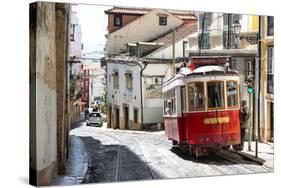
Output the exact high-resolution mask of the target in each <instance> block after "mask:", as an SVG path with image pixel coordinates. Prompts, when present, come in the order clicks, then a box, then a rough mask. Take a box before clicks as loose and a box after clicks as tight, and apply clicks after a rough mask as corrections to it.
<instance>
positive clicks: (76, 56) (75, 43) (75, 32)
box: [69, 11, 82, 76]
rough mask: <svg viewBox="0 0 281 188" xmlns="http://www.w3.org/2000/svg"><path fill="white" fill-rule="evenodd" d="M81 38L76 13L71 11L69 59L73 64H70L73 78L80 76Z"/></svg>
mask: <svg viewBox="0 0 281 188" xmlns="http://www.w3.org/2000/svg"><path fill="white" fill-rule="evenodd" d="M81 37H82V30H81V25H79V19H78V17H77V13H76V12H74V11H72V12H71V17H70V37H69V59H70V60H71V61H72V62H73V63H71V74H72V75H75V76H78V75H80V74H81V50H82V41H81Z"/></svg>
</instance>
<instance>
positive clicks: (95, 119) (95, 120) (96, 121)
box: [86, 112, 103, 127]
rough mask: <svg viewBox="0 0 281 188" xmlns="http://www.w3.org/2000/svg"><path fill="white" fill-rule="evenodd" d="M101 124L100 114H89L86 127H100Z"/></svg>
mask: <svg viewBox="0 0 281 188" xmlns="http://www.w3.org/2000/svg"><path fill="white" fill-rule="evenodd" d="M102 123H103V117H102V115H101V113H100V112H91V113H90V114H89V118H88V119H87V121H86V125H87V126H88V125H91V124H93V125H98V126H100V127H101V126H102Z"/></svg>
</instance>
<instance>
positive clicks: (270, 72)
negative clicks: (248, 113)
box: [267, 46, 274, 94]
mask: <svg viewBox="0 0 281 188" xmlns="http://www.w3.org/2000/svg"><path fill="white" fill-rule="evenodd" d="M273 49H274V48H273V46H269V47H268V52H267V93H271V94H273V72H274V62H273V57H274V53H273V52H274V51H273Z"/></svg>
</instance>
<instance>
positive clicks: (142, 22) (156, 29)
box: [104, 8, 197, 130]
mask: <svg viewBox="0 0 281 188" xmlns="http://www.w3.org/2000/svg"><path fill="white" fill-rule="evenodd" d="M112 10H114V8H113V9H111V10H110V11H112ZM126 10H127V12H126V14H128V11H133V12H135V11H136V10H135V9H131V10H129V9H128V8H126ZM141 10H142V9H140V11H141ZM187 13H190V12H188V11H186V12H185V14H187ZM110 16H112V15H110ZM163 18H165V21H163V22H164V23H162V22H161V21H160V20H161V19H163ZM189 18H190V22H188V21H184V20H182V19H180V18H178V17H176V16H175V15H173V14H171V13H170V12H168V11H167V10H161V9H155V10H150V11H149V12H147V13H146V14H144V15H143V16H140V17H139V18H135V19H134V20H133V21H131V22H130V23H127V24H126V25H125V26H123V25H122V27H120V28H118V30H115V31H112V32H111V33H110V34H109V35H108V38H107V39H108V41H107V44H108V46H107V49H108V51H109V55H108V57H107V58H106V59H105V61H104V62H105V64H106V69H107V78H106V81H107V105H108V109H107V112H108V127H110V128H120V129H136V130H140V129H155V128H159V127H160V126H159V124H160V125H161V124H162V123H163V107H162V106H163V97H162V90H161V86H162V83H163V81H164V79H165V76H166V75H167V74H168V75H170V76H172V72H171V70H172V69H173V65H172V58H173V47H172V46H173V32H174V33H175V37H174V43H175V50H174V51H175V53H174V55H175V58H179V57H180V58H183V56H184V53H185V50H183V48H184V47H185V46H186V43H187V36H188V35H189V34H190V33H192V32H195V30H197V27H195V26H196V24H193V26H192V27H191V28H190V27H189V25H192V23H193V22H195V21H196V16H195V15H191V14H189ZM109 20H110V18H109ZM194 20H195V21H194ZM109 23H111V22H109ZM162 24H163V25H162ZM140 28H143V29H140ZM113 30H114V29H113ZM114 36H120V37H118V41H117V37H115V38H116V43H115V44H114V45H113V43H112V37H113V38H114ZM119 39H120V40H119ZM114 40H115V39H114ZM114 42H115V41H114ZM117 42H118V43H117ZM111 52H114V53H111ZM160 128H161V127H160Z"/></svg>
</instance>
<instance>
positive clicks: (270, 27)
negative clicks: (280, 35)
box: [267, 16, 274, 36]
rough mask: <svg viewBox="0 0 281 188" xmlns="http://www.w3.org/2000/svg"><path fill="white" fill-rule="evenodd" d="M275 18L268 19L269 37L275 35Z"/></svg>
mask: <svg viewBox="0 0 281 188" xmlns="http://www.w3.org/2000/svg"><path fill="white" fill-rule="evenodd" d="M273 18H274V17H273V16H268V17H267V35H268V36H273V34H274V23H273V22H274V19H273Z"/></svg>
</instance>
